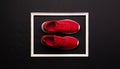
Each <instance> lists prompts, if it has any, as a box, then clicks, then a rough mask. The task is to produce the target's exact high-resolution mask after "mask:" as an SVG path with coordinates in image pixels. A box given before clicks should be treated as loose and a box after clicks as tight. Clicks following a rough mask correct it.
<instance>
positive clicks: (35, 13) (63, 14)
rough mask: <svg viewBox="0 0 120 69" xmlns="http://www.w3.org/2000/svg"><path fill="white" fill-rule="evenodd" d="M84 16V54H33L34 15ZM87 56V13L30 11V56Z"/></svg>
mask: <svg viewBox="0 0 120 69" xmlns="http://www.w3.org/2000/svg"><path fill="white" fill-rule="evenodd" d="M35 15H39V16H85V23H86V31H85V32H86V35H85V38H86V39H85V40H86V41H85V44H86V48H85V54H34V16H35ZM88 56H89V13H88V12H75V13H73V12H72V13H56V12H55V13H49V12H31V57H88Z"/></svg>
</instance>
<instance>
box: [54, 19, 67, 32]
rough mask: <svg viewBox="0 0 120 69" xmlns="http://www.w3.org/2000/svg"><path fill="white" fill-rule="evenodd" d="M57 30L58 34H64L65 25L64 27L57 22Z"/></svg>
mask: <svg viewBox="0 0 120 69" xmlns="http://www.w3.org/2000/svg"><path fill="white" fill-rule="evenodd" d="M55 29H56V32H57V31H58V32H64V30H65V25H63V23H61V22H59V21H57V22H56V25H55Z"/></svg>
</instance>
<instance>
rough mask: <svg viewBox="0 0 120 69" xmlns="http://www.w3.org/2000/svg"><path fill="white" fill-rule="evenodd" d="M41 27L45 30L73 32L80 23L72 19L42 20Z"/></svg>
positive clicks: (78, 28)
mask: <svg viewBox="0 0 120 69" xmlns="http://www.w3.org/2000/svg"><path fill="white" fill-rule="evenodd" d="M43 29H44V30H45V31H47V32H63V33H75V32H77V31H78V30H80V25H79V24H78V23H77V22H75V21H73V20H68V19H64V20H51V21H46V22H44V25H43Z"/></svg>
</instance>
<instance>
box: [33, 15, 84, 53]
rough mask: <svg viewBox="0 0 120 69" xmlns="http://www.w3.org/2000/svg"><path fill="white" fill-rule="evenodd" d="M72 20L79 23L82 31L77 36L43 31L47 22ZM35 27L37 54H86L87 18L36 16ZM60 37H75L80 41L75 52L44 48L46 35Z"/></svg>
mask: <svg viewBox="0 0 120 69" xmlns="http://www.w3.org/2000/svg"><path fill="white" fill-rule="evenodd" d="M63 19H71V20H74V21H76V22H78V23H79V25H80V26H81V29H80V30H79V31H78V32H77V33H75V34H63V33H45V32H43V31H42V29H41V25H42V23H43V22H45V21H49V20H63ZM34 25H35V32H34V34H35V36H34V38H35V41H34V45H35V50H34V51H35V54H85V16H40V15H39V16H35V17H34ZM49 34H52V35H58V36H73V37H75V38H77V39H78V40H79V45H78V47H77V48H75V49H73V50H68V51H64V50H58V49H53V48H49V47H46V46H44V45H43V44H42V43H41V37H42V36H44V35H49Z"/></svg>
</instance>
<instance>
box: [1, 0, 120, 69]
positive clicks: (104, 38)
mask: <svg viewBox="0 0 120 69" xmlns="http://www.w3.org/2000/svg"><path fill="white" fill-rule="evenodd" d="M1 3H2V4H1V5H2V6H1V7H2V9H1V10H2V14H1V17H2V21H1V22H2V23H1V24H4V25H3V27H4V31H3V35H4V36H5V37H3V41H5V43H3V44H4V45H1V47H3V46H5V47H7V48H5V49H3V50H2V52H1V53H4V55H5V56H6V54H7V56H6V57H7V62H5V61H4V62H5V63H6V64H8V67H9V68H15V69H25V68H27V69H28V68H29V69H36V68H37V69H38V68H39V69H40V68H42V69H44V68H54V69H65V68H67V69H76V68H79V69H90V68H92V69H110V68H111V69H115V68H118V69H119V66H118V65H119V63H120V62H119V58H120V51H119V50H120V31H119V30H120V17H119V16H120V13H119V12H120V9H119V7H120V5H119V3H120V2H119V0H8V1H5V0H4V1H2V2H1ZM30 12H89V13H90V21H89V23H90V28H89V30H90V40H89V41H90V56H89V57H88V58H31V57H30ZM4 33H5V34H4ZM1 34H2V33H1ZM4 50H5V51H4ZM4 60H6V59H5V58H4Z"/></svg>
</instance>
